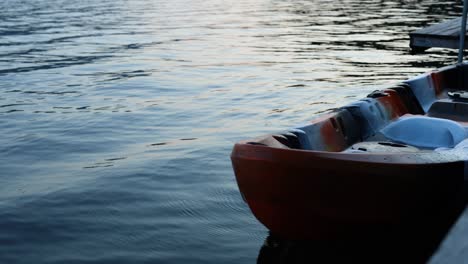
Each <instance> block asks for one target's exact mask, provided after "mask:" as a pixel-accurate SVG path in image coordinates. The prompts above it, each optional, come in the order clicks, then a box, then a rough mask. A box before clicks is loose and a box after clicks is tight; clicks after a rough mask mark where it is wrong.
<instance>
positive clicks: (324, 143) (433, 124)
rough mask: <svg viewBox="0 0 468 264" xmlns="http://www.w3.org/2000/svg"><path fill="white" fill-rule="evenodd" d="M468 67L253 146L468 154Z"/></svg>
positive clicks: (443, 71) (373, 97)
mask: <svg viewBox="0 0 468 264" xmlns="http://www.w3.org/2000/svg"><path fill="white" fill-rule="evenodd" d="M467 87H468V64H457V65H452V66H447V67H444V68H440V69H437V70H435V71H432V72H429V73H425V74H422V75H419V76H417V77H415V78H412V79H409V80H407V81H405V82H403V83H401V84H398V85H396V86H393V87H389V88H388V89H384V90H378V91H374V92H372V93H371V94H369V95H368V96H367V98H364V99H361V100H359V101H357V102H353V103H351V104H348V105H346V106H344V107H341V108H339V109H336V110H334V111H333V112H331V113H328V114H325V115H323V116H320V117H318V118H317V119H315V120H313V121H311V122H310V123H307V124H304V125H301V126H297V127H294V128H292V129H290V130H287V131H285V132H281V133H278V134H273V135H268V136H266V137H261V138H258V139H256V140H253V141H248V142H246V143H247V144H254V145H265V146H269V147H276V148H290V149H300V150H307V151H319V152H323V151H325V152H347V153H369V154H371V153H382V152H385V153H395V152H396V153H402V152H433V151H448V150H454V149H463V148H466V149H467V150H468V139H467V137H468V89H467Z"/></svg>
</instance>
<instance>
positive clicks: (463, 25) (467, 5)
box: [458, 0, 468, 63]
mask: <svg viewBox="0 0 468 264" xmlns="http://www.w3.org/2000/svg"><path fill="white" fill-rule="evenodd" d="M467 13H468V0H465V1H463V16H462V22H461V30H460V46H459V48H458V63H462V62H463V50H464V49H465V34H466V15H467Z"/></svg>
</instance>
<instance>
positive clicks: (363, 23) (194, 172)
mask: <svg viewBox="0 0 468 264" xmlns="http://www.w3.org/2000/svg"><path fill="white" fill-rule="evenodd" d="M0 10H1V12H0V132H1V134H2V136H1V137H0V263H254V262H255V260H256V258H257V255H258V252H259V249H260V247H261V245H262V242H263V240H264V239H265V237H266V236H267V230H265V228H264V227H263V226H262V225H260V224H259V223H258V222H257V221H256V220H255V218H254V217H253V216H252V215H251V213H250V211H249V209H248V208H247V206H246V205H245V204H244V203H243V202H242V199H241V197H240V195H239V193H238V189H237V186H236V182H235V180H234V175H233V172H232V169H231V166H230V160H229V154H230V151H231V148H232V145H233V143H234V142H235V141H237V140H240V139H244V138H248V137H251V136H255V135H259V134H262V133H265V132H270V131H275V130H279V129H284V128H287V127H290V126H292V125H294V124H297V123H300V122H303V121H305V120H309V119H311V118H312V117H313V116H314V115H316V114H318V113H321V112H324V111H326V110H328V109H331V108H334V107H337V106H340V105H343V104H345V103H347V102H350V101H353V100H356V99H358V98H360V97H362V96H364V95H365V94H367V93H368V92H370V91H372V90H374V89H378V88H383V87H385V86H387V85H391V84H395V83H397V82H399V81H401V80H404V79H406V78H408V77H410V76H414V75H416V74H418V73H421V72H424V71H427V70H429V69H432V68H435V67H440V66H443V65H447V64H451V63H453V62H455V61H456V56H455V54H454V53H453V52H449V51H446V50H445V51H444V50H441V49H434V50H432V52H430V53H426V54H422V55H410V54H409V50H408V37H407V33H408V32H409V31H411V30H414V29H417V28H419V27H422V26H424V25H427V24H429V23H435V22H439V21H441V20H444V19H448V18H452V17H455V16H458V15H459V14H460V12H461V9H460V3H457V4H454V3H453V1H445V2H444V1H357V0H349V1H345V0H342V1H293V0H289V1H284V0H282V1H279V0H255V1H253V0H241V1H239V0H237V1H218V0H209V1H200V0H191V1H188V0H175V1H161V0H134V1H124V0H112V1H110V0H103V1H91V0H86V1H71V0H47V1H45V0H29V1H20V0H3V1H0Z"/></svg>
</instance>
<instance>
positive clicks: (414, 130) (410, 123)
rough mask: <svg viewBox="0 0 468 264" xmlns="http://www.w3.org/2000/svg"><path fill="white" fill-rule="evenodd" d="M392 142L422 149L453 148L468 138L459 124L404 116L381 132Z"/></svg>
mask: <svg viewBox="0 0 468 264" xmlns="http://www.w3.org/2000/svg"><path fill="white" fill-rule="evenodd" d="M381 132H382V134H383V135H384V136H385V137H387V138H388V139H390V140H393V141H396V142H400V143H403V144H407V145H412V146H416V147H421V148H430V149H435V148H440V147H443V148H453V147H455V145H457V144H458V143H460V142H461V141H462V140H464V139H465V138H466V136H467V132H466V130H465V129H464V128H463V127H462V126H461V125H460V124H458V123H457V122H454V121H451V120H447V119H441V118H435V117H426V116H403V117H400V118H399V119H398V120H396V121H395V122H392V123H390V124H389V125H388V126H386V127H384V128H383V129H382V130H381Z"/></svg>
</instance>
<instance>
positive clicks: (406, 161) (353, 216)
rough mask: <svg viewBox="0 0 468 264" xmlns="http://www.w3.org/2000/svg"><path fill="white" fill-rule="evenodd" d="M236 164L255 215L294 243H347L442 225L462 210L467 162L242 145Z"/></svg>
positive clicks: (237, 147) (235, 153)
mask: <svg viewBox="0 0 468 264" xmlns="http://www.w3.org/2000/svg"><path fill="white" fill-rule="evenodd" d="M231 159H232V164H233V167H234V171H235V174H236V179H237V183H238V185H239V189H240V191H241V193H242V195H243V198H244V199H245V201H246V202H247V203H248V205H249V207H250V209H251V210H252V212H253V214H254V215H255V216H256V218H257V219H258V220H259V221H260V222H261V223H263V224H264V225H265V226H266V227H267V228H268V229H270V230H271V231H272V232H273V233H275V234H276V235H279V236H281V237H283V238H287V239H320V240H324V239H325V240H330V239H347V238H353V237H358V236H360V235H362V234H363V233H364V232H366V231H369V232H372V231H373V230H378V229H379V228H392V227H399V228H401V227H403V226H408V227H409V226H413V225H419V226H421V224H422V223H424V224H423V225H429V224H438V223H441V221H444V219H445V218H447V215H448V214H450V213H451V212H455V211H457V210H458V209H457V208H455V207H457V206H459V205H460V204H461V202H460V200H461V193H462V188H463V187H462V186H463V177H464V176H463V170H464V164H463V162H460V161H442V162H437V163H431V162H428V161H427V157H421V155H411V154H406V155H401V154H399V155H385V154H381V155H378V154H370V155H353V154H345V153H327V152H313V151H302V150H292V149H282V148H271V147H266V146H261V145H251V144H247V143H245V142H244V143H239V144H236V145H235V147H234V150H233V152H232V156H231ZM432 159H433V160H434V159H437V157H433V158H432Z"/></svg>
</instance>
